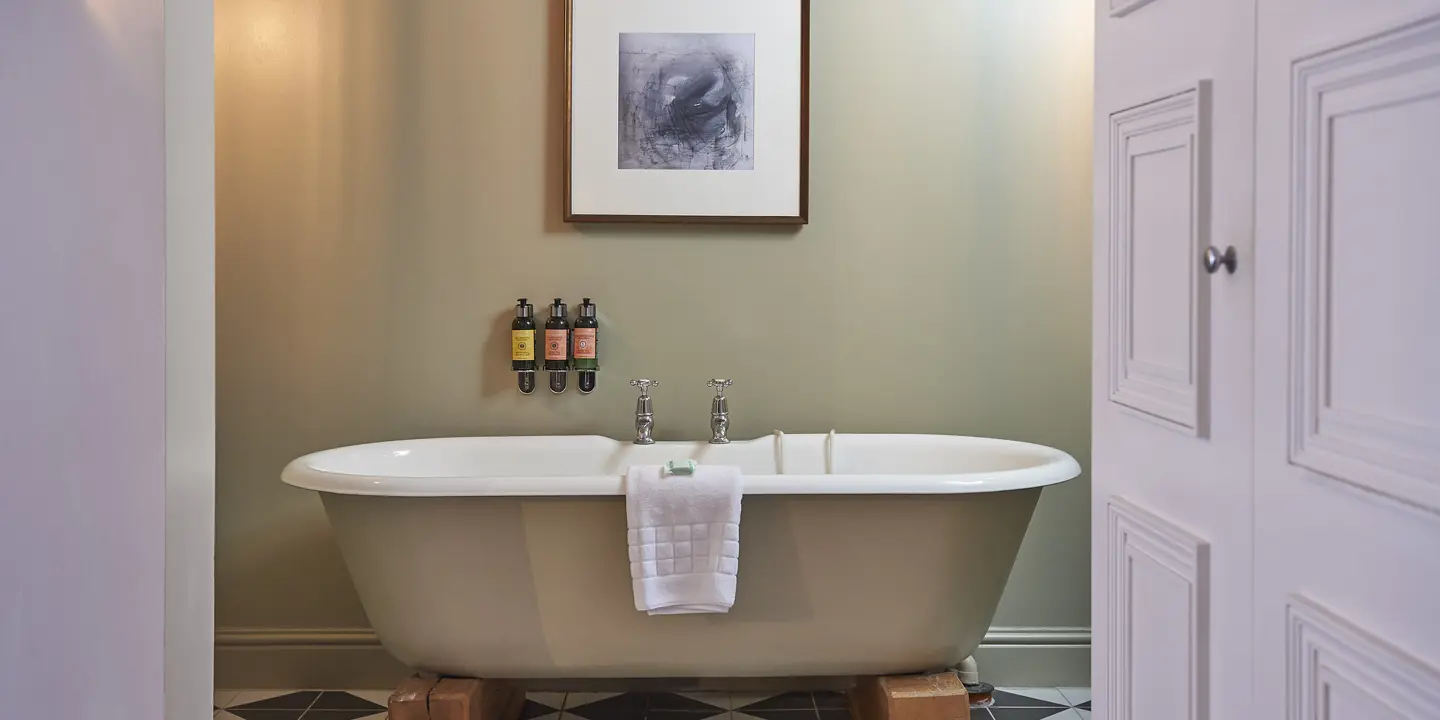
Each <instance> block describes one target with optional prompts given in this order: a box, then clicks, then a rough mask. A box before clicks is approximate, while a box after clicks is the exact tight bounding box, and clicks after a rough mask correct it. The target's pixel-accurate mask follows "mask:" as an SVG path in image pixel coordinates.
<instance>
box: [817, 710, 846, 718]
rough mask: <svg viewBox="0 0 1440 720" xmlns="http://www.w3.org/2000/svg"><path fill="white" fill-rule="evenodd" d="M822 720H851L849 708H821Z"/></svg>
mask: <svg viewBox="0 0 1440 720" xmlns="http://www.w3.org/2000/svg"><path fill="white" fill-rule="evenodd" d="M820 720H851V718H850V709H849V708H820Z"/></svg>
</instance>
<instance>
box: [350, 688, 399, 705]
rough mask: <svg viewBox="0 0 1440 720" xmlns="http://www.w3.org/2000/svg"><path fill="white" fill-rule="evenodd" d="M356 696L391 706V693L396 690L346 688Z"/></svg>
mask: <svg viewBox="0 0 1440 720" xmlns="http://www.w3.org/2000/svg"><path fill="white" fill-rule="evenodd" d="M345 692H348V693H350V694H351V695H354V696H355V697H361V698H365V699H366V700H369V701H370V702H373V703H375V704H376V705H379V706H380V707H390V694H391V693H393V692H394V690H346V691H345Z"/></svg>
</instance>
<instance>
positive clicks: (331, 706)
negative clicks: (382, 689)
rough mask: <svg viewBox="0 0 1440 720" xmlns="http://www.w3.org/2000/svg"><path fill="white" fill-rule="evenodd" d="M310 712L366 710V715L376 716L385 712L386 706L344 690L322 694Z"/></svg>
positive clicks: (316, 699) (327, 691)
mask: <svg viewBox="0 0 1440 720" xmlns="http://www.w3.org/2000/svg"><path fill="white" fill-rule="evenodd" d="M310 710H312V711H314V710H364V711H365V714H366V715H374V714H375V713H377V712H383V711H384V710H385V706H384V705H380V704H377V703H373V702H371V701H369V700H366V699H365V698H362V697H360V696H358V695H351V694H350V693H348V692H344V691H342V690H326V691H325V692H322V693H320V697H318V698H315V704H313V705H311V706H310Z"/></svg>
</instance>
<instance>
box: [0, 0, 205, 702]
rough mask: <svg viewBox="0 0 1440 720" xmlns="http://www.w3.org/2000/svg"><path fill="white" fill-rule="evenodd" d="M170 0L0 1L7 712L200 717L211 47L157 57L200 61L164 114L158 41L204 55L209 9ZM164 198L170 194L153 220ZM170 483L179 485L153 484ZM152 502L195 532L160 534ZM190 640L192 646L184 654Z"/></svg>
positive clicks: (1, 486)
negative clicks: (169, 291)
mask: <svg viewBox="0 0 1440 720" xmlns="http://www.w3.org/2000/svg"><path fill="white" fill-rule="evenodd" d="M167 4H170V5H176V6H177V8H176V10H174V11H170V12H167V9H166V8H164V7H163V6H162V3H160V2H156V1H155V0H71V1H66V2H60V1H57V0H5V2H3V3H0V459H3V460H0V708H3V710H0V714H3V716H4V717H7V718H10V717H14V718H32V717H33V718H67V719H72V718H73V719H75V720H89V719H91V718H95V719H100V718H103V719H104V720H131V719H133V720H155V719H156V718H161V717H169V718H172V719H175V720H178V718H182V717H189V718H199V717H204V713H205V712H207V711H205V710H204V708H203V703H204V702H208V700H209V698H208V697H206V696H208V695H209V689H208V679H203V678H201V677H200V676H201V675H203V674H208V672H209V670H208V661H209V660H208V654H209V653H208V648H207V647H205V646H204V639H205V638H207V637H208V636H209V635H210V633H211V628H210V625H209V609H208V607H207V606H209V605H211V604H212V603H213V600H212V597H211V592H212V591H211V589H210V584H211V580H210V576H211V573H212V570H211V569H210V566H209V560H208V558H209V557H210V556H212V555H213V551H212V550H211V548H212V542H213V502H212V501H211V500H210V497H211V493H212V492H213V474H212V470H211V467H212V466H211V457H213V452H212V451H211V449H210V447H209V445H208V443H209V442H211V441H210V440H209V438H210V437H211V436H213V419H212V418H213V412H212V411H211V409H210V408H211V404H212V403H213V399H212V398H211V397H209V396H207V395H206V391H205V388H206V387H208V383H209V382H210V379H209V378H211V377H213V363H212V362H211V361H210V360H209V357H210V356H209V352H210V350H209V347H210V345H211V342H210V334H211V331H212V329H213V320H212V319H211V318H212V317H213V313H212V312H211V311H210V310H209V306H208V304H207V303H208V302H209V301H208V293H209V288H208V287H205V286H206V285H209V282H208V280H206V279H205V277H207V275H206V274H207V273H209V272H210V270H209V268H210V267H211V265H212V264H213V263H211V261H210V259H209V258H210V252H211V249H210V247H211V246H212V245H213V240H212V237H213V236H212V235H211V234H210V231H209V227H208V223H209V219H208V218H209V217H211V216H213V209H212V208H213V206H212V205H210V204H209V203H210V201H209V200H208V199H207V195H208V191H207V190H206V188H205V187H204V185H203V184H204V183H208V182H210V177H211V172H210V170H209V169H208V168H210V167H211V163H213V151H211V150H209V149H208V148H207V147H206V146H207V143H208V142H209V140H208V137H209V135H208V133H209V132H210V131H209V129H208V127H209V126H210V125H211V124H212V122H211V114H210V112H211V111H210V110H209V109H208V108H205V107H204V105H203V103H205V102H208V98H204V99H202V96H205V95H206V94H207V93H208V89H207V88H209V87H210V81H208V80H203V81H202V80H201V79H202V78H207V77H208V76H209V72H210V71H209V69H208V68H209V65H208V63H209V62H210V53H209V52H205V53H203V56H202V54H200V53H198V52H197V50H196V47H195V43H190V44H184V45H183V46H177V49H184V50H185V51H186V52H187V53H188V55H187V56H186V57H183V58H182V57H179V56H177V57H175V58H169V59H168V60H169V61H170V62H173V63H175V64H176V65H177V66H178V65H179V64H181V62H182V61H183V62H184V63H186V64H188V65H192V66H193V65H194V64H196V63H199V64H200V65H199V66H198V67H192V68H191V70H192V72H193V73H195V74H194V75H190V76H187V77H188V78H189V79H188V80H186V81H184V82H182V83H180V84H179V85H177V89H182V88H183V90H182V91H181V92H180V93H179V95H180V98H179V100H178V101H177V102H180V103H181V104H178V105H177V107H176V112H173V113H167V107H166V105H167V97H166V89H167V83H166V80H167V73H166V67H167V56H166V42H165V41H166V33H167V32H169V33H171V34H172V35H174V36H176V37H180V36H182V35H187V34H188V35H191V36H193V35H194V34H200V35H203V39H197V42H203V43H208V37H209V33H210V25H209V12H210V11H209V3H208V2H207V1H205V0H171V2H170V3H167ZM180 5H186V6H188V9H187V10H184V11H181V10H179V6H180ZM167 20H172V21H173V24H171V25H170V26H169V27H168V28H167V25H166V21H167ZM182 108H188V110H186V111H183V112H182V111H180V110H181V109H182ZM167 116H168V117H170V118H171V120H172V121H173V122H175V123H176V125H175V126H174V127H170V128H167V126H166V120H167ZM171 141H173V142H175V143H176V147H177V149H178V148H179V147H180V146H181V145H183V146H185V147H186V148H187V150H186V152H184V153H180V152H176V153H172V157H173V159H174V160H176V163H175V164H174V165H172V166H171V169H172V170H174V171H176V172H177V173H179V175H178V177H177V178H176V179H177V181H179V180H185V181H186V182H187V183H188V186H189V188H190V191H189V192H188V194H187V193H180V192H167V163H166V159H167V158H166V153H167V142H171ZM167 195H168V197H170V198H172V199H173V200H175V201H177V202H178V203H181V204H178V205H177V207H175V208H173V210H172V212H170V213H169V214H168V215H167V207H166V200H167ZM167 228H168V229H169V231H170V233H171V234H170V235H169V237H168V243H167ZM167 246H168V247H167ZM167 254H168V255H169V260H170V262H171V263H172V265H171V266H170V267H168V271H169V273H170V276H171V277H172V278H176V277H181V276H186V277H193V278H194V279H195V281H194V282H191V283H174V284H172V285H171V287H172V288H173V289H175V290H176V291H177V292H179V295H177V296H175V297H171V298H167V295H166V288H167ZM167 301H168V303H169V304H170V306H171V309H172V310H174V309H176V308H177V307H178V306H179V305H181V304H188V306H189V311H188V312H183V313H177V314H178V315H179V316H180V317H179V322H178V323H177V325H176V327H175V328H171V329H172V330H174V331H175V333H176V335H175V337H173V338H168V339H169V340H171V341H172V342H171V346H170V347H169V348H167V323H166V313H167ZM167 386H168V387H169V388H170V389H171V396H170V398H169V402H168V403H167ZM167 419H170V423H171V424H173V425H176V427H175V428H169V429H171V430H174V429H176V428H178V427H179V425H178V424H179V423H182V422H183V423H184V430H185V434H184V435H181V434H178V433H173V432H172V433H169V434H167ZM180 444H186V445H188V446H189V452H188V453H187V455H186V456H185V457H184V458H182V457H181V456H180V455H178V454H177V455H175V456H174V457H169V456H167V447H174V446H178V445H180ZM167 474H168V475H169V476H170V477H171V478H172V481H173V483H172V487H171V489H173V490H176V491H177V492H174V493H167ZM180 488H186V489H188V492H186V493H183V494H182V493H180V492H178V490H179V489H180ZM167 502H168V503H170V504H171V507H170V510H171V511H172V513H173V515H174V516H185V517H188V518H189V520H188V521H187V522H185V523H183V524H176V525H175V526H173V527H170V528H167V524H166V515H167ZM167 530H168V532H167ZM167 545H168V546H170V548H171V549H172V552H171V553H169V554H168V557H169V558H170V559H171V560H172V563H173V564H171V565H170V566H169V567H167ZM181 548H185V549H186V550H185V551H184V552H179V549H181ZM167 576H168V578H169V579H171V580H172V581H173V585H172V587H171V588H170V590H171V592H170V593H168V594H167V587H166V581H167ZM167 595H168V598H169V600H170V601H171V602H172V603H176V602H178V603H179V605H180V609H181V610H182V612H180V613H178V614H175V615H174V617H173V619H172V621H171V622H169V623H168V627H169V629H170V632H171V634H172V635H174V636H175V638H176V639H177V642H176V643H175V645H174V647H175V648H176V649H175V650H174V651H173V652H171V653H167V645H166V629H167V609H168V608H167ZM201 608H203V611H202V610H201ZM185 637H195V638H200V640H199V641H191V642H190V643H189V647H186V646H184V645H182V644H181V642H182V641H180V640H179V639H180V638H185ZM182 648H184V649H182ZM196 663H198V664H199V666H198V667H197V666H196V665H195V664H196ZM167 664H168V665H172V666H174V665H176V664H183V665H185V666H186V667H187V668H188V675H187V676H185V677H184V679H181V676H180V675H178V674H177V675H175V676H173V677H172V678H171V679H170V680H171V683H170V684H172V685H174V686H175V688H176V690H175V692H174V693H172V694H173V695H174V699H175V702H176V703H177V704H176V705H174V706H172V707H171V710H170V712H169V714H168V715H167V712H166V709H165V707H166V689H167V673H166V668H167ZM202 680H204V682H205V683H206V684H205V685H199V686H197V685H196V683H199V682H201V681H202Z"/></svg>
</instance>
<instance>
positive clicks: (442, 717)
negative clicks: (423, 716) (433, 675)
mask: <svg viewBox="0 0 1440 720" xmlns="http://www.w3.org/2000/svg"><path fill="white" fill-rule="evenodd" d="M524 705H525V692H524V691H523V690H521V689H520V688H518V687H516V686H515V684H514V683H509V682H506V681H504V680H477V679H474V678H445V679H443V680H441V681H440V682H439V683H436V685H435V687H434V688H433V689H432V690H430V717H429V718H428V720H515V719H516V718H518V717H520V709H521V708H522V707H523V706H524ZM392 712H393V711H392ZM391 717H392V718H394V715H391ZM395 720H400V719H398V718H396V719H395Z"/></svg>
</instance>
